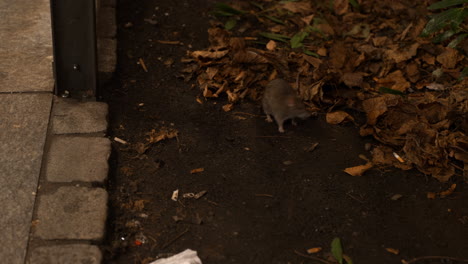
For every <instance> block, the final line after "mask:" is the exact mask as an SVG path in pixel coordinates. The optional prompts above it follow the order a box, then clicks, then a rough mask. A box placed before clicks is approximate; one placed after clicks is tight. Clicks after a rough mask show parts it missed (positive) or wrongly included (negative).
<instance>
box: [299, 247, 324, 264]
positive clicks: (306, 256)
mask: <svg viewBox="0 0 468 264" xmlns="http://www.w3.org/2000/svg"><path fill="white" fill-rule="evenodd" d="M294 253H296V254H297V255H299V256H301V257H304V258H308V259H313V260H316V261H320V262H322V263H325V264H333V263H332V262H329V261H326V260H324V259H321V258H318V257H314V256H308V255H306V254H302V253H301V252H299V251H297V250H294Z"/></svg>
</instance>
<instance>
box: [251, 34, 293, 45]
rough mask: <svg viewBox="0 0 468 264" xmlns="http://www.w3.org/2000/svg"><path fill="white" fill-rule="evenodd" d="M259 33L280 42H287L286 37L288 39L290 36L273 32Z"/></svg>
mask: <svg viewBox="0 0 468 264" xmlns="http://www.w3.org/2000/svg"><path fill="white" fill-rule="evenodd" d="M259 34H260V36H262V37H265V38H269V39H273V40H277V41H281V42H284V43H288V39H290V37H288V36H285V35H281V34H275V33H268V32H260V33H259Z"/></svg>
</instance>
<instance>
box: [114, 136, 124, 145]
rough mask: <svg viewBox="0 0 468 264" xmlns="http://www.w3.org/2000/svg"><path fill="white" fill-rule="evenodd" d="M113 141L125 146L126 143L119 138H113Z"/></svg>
mask: <svg viewBox="0 0 468 264" xmlns="http://www.w3.org/2000/svg"><path fill="white" fill-rule="evenodd" d="M114 141H115V142H119V143H121V144H127V141H125V140H123V139H120V138H118V137H114Z"/></svg>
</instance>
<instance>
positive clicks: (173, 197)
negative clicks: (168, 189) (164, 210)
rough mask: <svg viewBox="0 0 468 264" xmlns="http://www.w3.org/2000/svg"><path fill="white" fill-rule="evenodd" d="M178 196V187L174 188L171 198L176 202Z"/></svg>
mask: <svg viewBox="0 0 468 264" xmlns="http://www.w3.org/2000/svg"><path fill="white" fill-rule="evenodd" d="M178 198H179V189H177V190H175V191H174V192H172V197H171V200H172V201H174V202H177V199H178Z"/></svg>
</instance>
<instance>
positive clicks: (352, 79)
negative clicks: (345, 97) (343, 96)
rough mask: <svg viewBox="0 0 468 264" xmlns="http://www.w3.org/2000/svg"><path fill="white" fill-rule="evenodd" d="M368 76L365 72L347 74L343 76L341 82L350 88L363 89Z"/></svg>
mask: <svg viewBox="0 0 468 264" xmlns="http://www.w3.org/2000/svg"><path fill="white" fill-rule="evenodd" d="M366 75H367V74H366V73H364V72H347V73H345V74H343V76H341V80H342V81H343V82H344V84H346V86H348V87H362V81H363V77H364V76H366Z"/></svg>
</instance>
